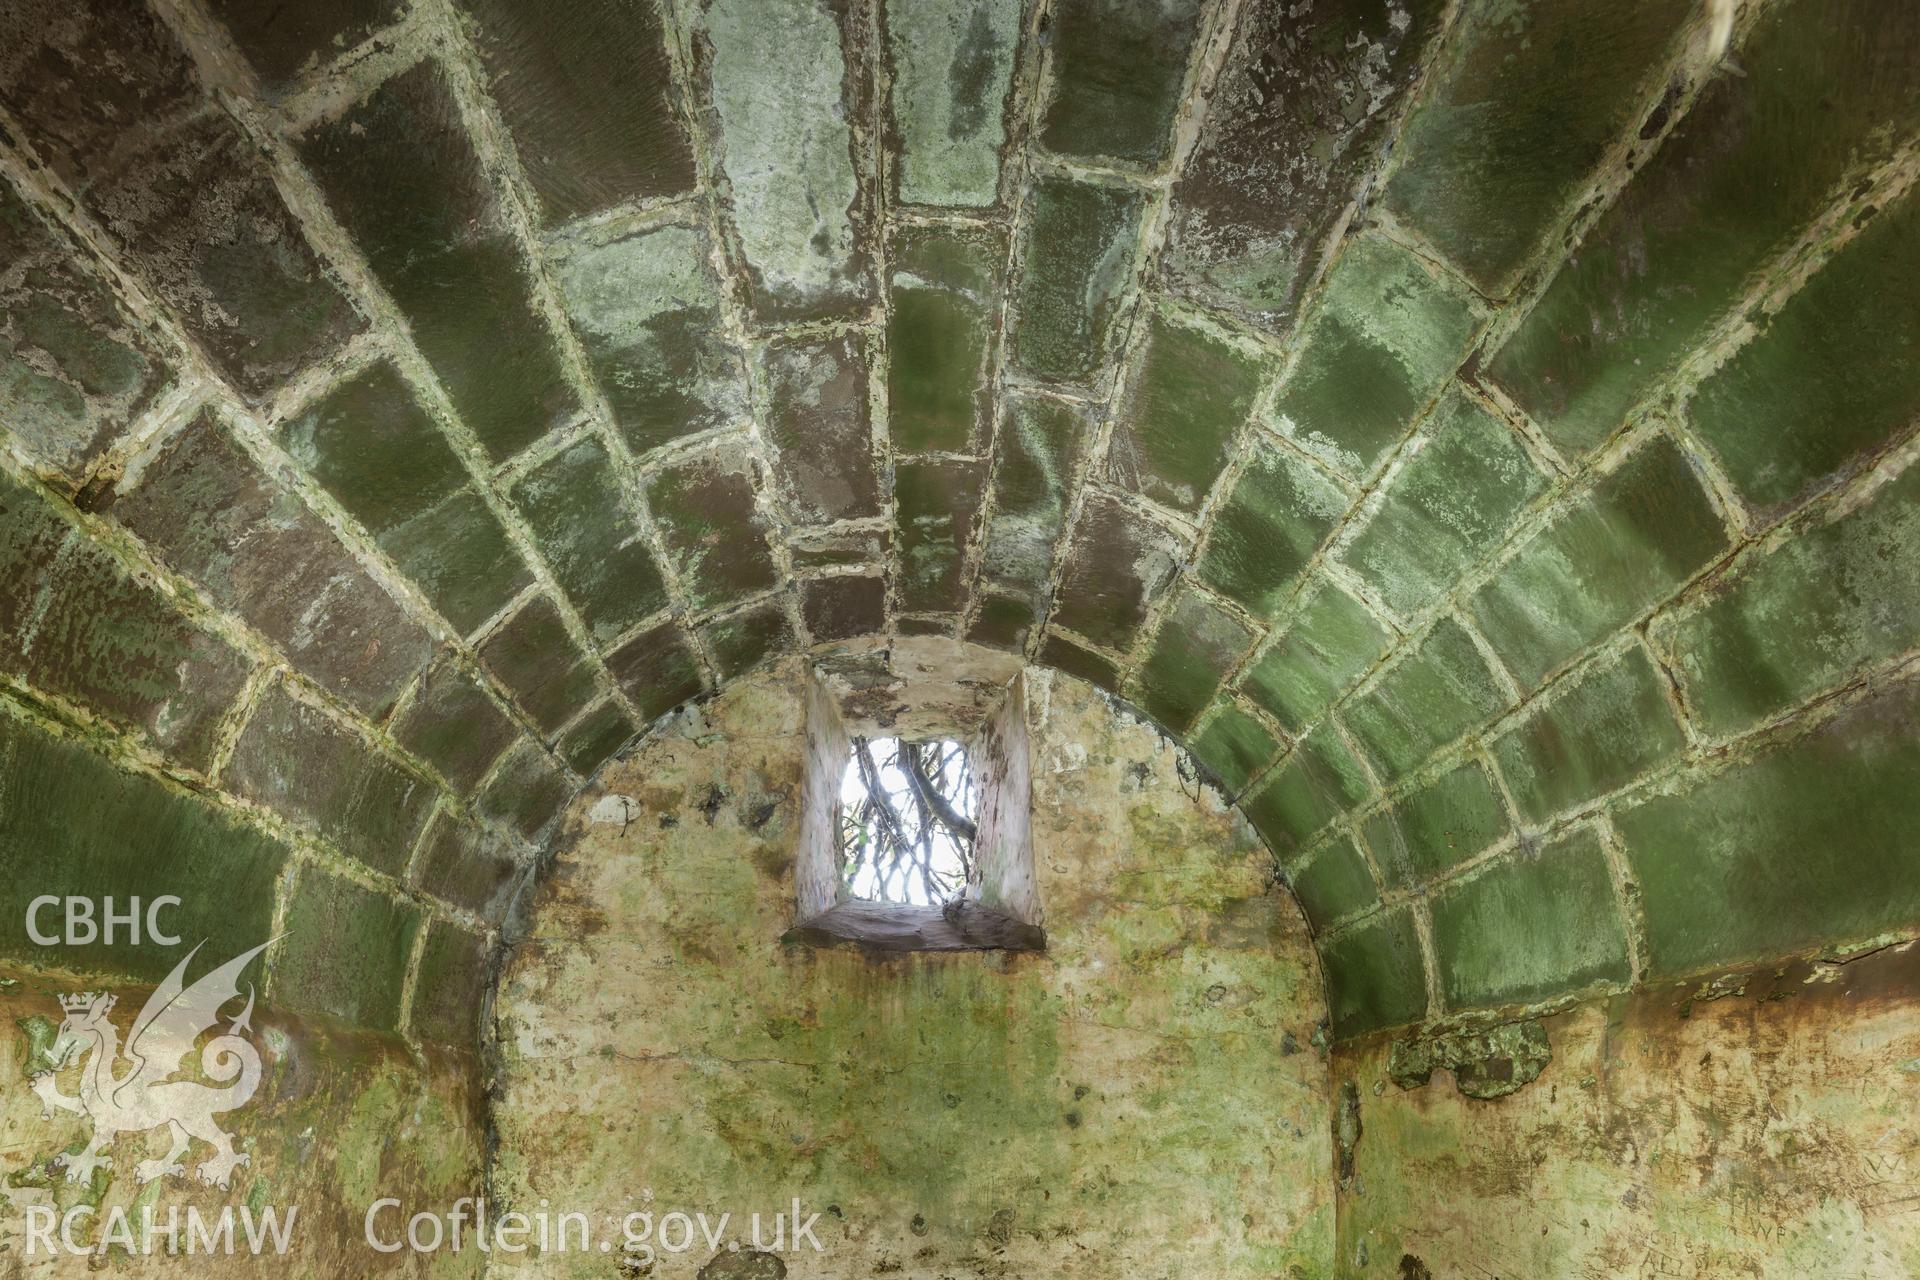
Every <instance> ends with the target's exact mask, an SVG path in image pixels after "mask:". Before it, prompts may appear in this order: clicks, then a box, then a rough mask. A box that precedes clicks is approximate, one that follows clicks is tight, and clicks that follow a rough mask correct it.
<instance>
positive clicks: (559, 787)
mask: <svg viewBox="0 0 1920 1280" xmlns="http://www.w3.org/2000/svg"><path fill="white" fill-rule="evenodd" d="M572 794H573V783H572V782H571V781H569V780H568V778H567V775H566V774H564V773H562V772H561V771H560V770H559V769H557V768H555V767H554V764H553V762H552V761H551V760H549V759H548V758H547V753H546V752H544V751H542V750H541V749H540V746H539V744H538V743H535V742H530V741H527V740H525V739H522V740H521V742H520V744H519V745H518V746H516V747H514V748H513V749H512V750H511V751H509V752H508V753H507V755H506V757H505V758H504V759H502V760H501V761H500V763H499V764H498V765H496V766H495V767H494V770H493V776H492V777H491V778H489V779H488V780H487V785H486V788H485V789H484V790H483V791H481V793H480V795H479V798H478V799H477V800H476V801H475V807H476V808H477V809H478V810H479V811H480V814H481V816H482V817H485V818H490V819H492V820H493V821H495V822H499V823H503V824H505V825H506V826H509V827H511V828H513V829H514V830H515V831H518V832H519V833H520V834H521V835H523V836H525V837H526V838H527V839H528V840H534V839H537V838H538V837H539V835H540V834H541V832H542V831H544V830H545V829H546V826H547V824H548V823H549V822H551V821H553V818H554V815H555V814H557V813H559V812H560V806H561V805H563V804H565V803H566V802H567V797H568V796H570V795H572Z"/></svg>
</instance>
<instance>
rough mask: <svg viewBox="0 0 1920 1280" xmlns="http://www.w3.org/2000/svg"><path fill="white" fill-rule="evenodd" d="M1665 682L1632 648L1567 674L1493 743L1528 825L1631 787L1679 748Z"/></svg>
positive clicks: (1683, 738) (1683, 746) (1677, 728)
mask: <svg viewBox="0 0 1920 1280" xmlns="http://www.w3.org/2000/svg"><path fill="white" fill-rule="evenodd" d="M1665 685H1666V676H1665V675H1664V674H1662V673H1661V672H1659V671H1657V670H1655V668H1654V665H1653V663H1652V662H1650V661H1649V660H1648V659H1647V655H1646V651H1645V650H1643V649H1641V648H1640V647H1639V646H1637V645H1636V646H1633V647H1630V648H1628V649H1627V650H1626V652H1624V653H1622V654H1620V655H1619V656H1618V657H1615V658H1603V659H1601V660H1600V661H1599V662H1598V663H1596V664H1595V665H1594V666H1592V667H1589V668H1587V669H1586V670H1584V671H1581V672H1579V673H1578V674H1577V675H1574V676H1569V677H1568V678H1567V679H1566V680H1563V681H1561V683H1560V684H1559V685H1556V686H1555V687H1554V688H1552V689H1550V690H1548V691H1547V693H1545V694H1543V695H1542V696H1541V697H1540V698H1538V699H1536V700H1535V701H1534V702H1533V703H1532V704H1530V705H1529V707H1528V709H1527V710H1528V714H1527V715H1526V716H1525V717H1524V718H1522V719H1521V720H1520V721H1519V722H1518V723H1517V724H1515V725H1513V727H1512V728H1510V729H1508V731H1507V732H1506V734H1505V735H1504V736H1503V737H1501V739H1500V740H1499V741H1498V742H1496V743H1494V744H1493V756H1494V759H1495V761H1497V762H1498V764H1499V765H1500V773H1501V776H1502V777H1504V778H1505V779H1506V780H1507V790H1508V791H1510V792H1511V793H1512V794H1513V802H1514V803H1515V804H1516V805H1518V806H1519V808H1520V816H1521V817H1523V818H1525V819H1526V820H1527V821H1529V822H1542V823H1543V822H1545V821H1546V820H1547V819H1548V818H1549V817H1551V816H1553V815H1555V814H1558V813H1564V812H1566V811H1567V810H1569V809H1573V808H1575V807H1577V806H1579V805H1582V804H1585V803H1586V802H1587V801H1589V800H1592V799H1594V798H1595V797H1597V796H1601V795H1604V794H1606V793H1607V792H1609V791H1612V790H1614V789H1616V788H1618V787H1621V786H1624V785H1625V784H1627V783H1628V782H1631V781H1632V780H1633V779H1634V778H1636V777H1638V776H1639V775H1641V774H1642V773H1645V772H1646V771H1647V770H1649V769H1652V768H1654V767H1656V766H1657V765H1660V764H1662V763H1664V762H1665V761H1668V760H1671V759H1672V758H1673V757H1674V756H1676V755H1678V754H1679V753H1680V752H1681V751H1684V750H1685V749H1686V745H1687V740H1686V735H1684V734H1683V733H1681V732H1680V726H1679V725H1678V724H1676V723H1674V718H1673V711H1672V709H1671V708H1670V707H1669V706H1668V705H1667V695H1666V691H1665Z"/></svg>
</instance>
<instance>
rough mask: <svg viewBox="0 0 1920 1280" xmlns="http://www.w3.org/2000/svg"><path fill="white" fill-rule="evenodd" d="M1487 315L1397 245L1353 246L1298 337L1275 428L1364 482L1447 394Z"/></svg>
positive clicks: (1365, 239)
mask: <svg viewBox="0 0 1920 1280" xmlns="http://www.w3.org/2000/svg"><path fill="white" fill-rule="evenodd" d="M1484 314H1485V309H1484V308H1483V307H1482V305H1481V304H1480V303H1479V301H1478V300H1477V299H1475V297H1474V296H1473V293H1472V291H1471V290H1469V289H1468V288H1467V287H1466V286H1465V285H1463V284H1460V283H1459V282H1458V281H1456V280H1453V279H1451V278H1450V277H1448V276H1446V275H1444V274H1442V273H1441V272H1440V271H1438V270H1437V269H1436V268H1434V267H1432V266H1430V265H1429V264H1427V263H1426V262H1424V261H1422V260H1421V259H1420V258H1418V257H1415V256H1414V255H1413V254H1412V253H1410V252H1409V251H1407V250H1406V249H1403V248H1401V247H1400V246H1399V245H1397V244H1395V243H1393V242H1392V241H1390V240H1387V239H1385V238H1384V237H1381V236H1361V237H1358V238H1356V239H1354V240H1351V241H1349V242H1348V244H1347V245H1346V247H1345V249H1344V251H1343V252H1342V253H1341V255H1340V258H1339V260H1338V261H1337V262H1335V263H1334V265H1333V269H1332V271H1331V272H1329V274H1328V276H1327V284H1326V288H1325V290H1324V291H1323V292H1322V293H1321V295H1320V300H1319V304H1318V306H1316V307H1315V308H1314V310H1313V312H1312V314H1311V315H1310V316H1309V317H1308V319H1307V322H1306V326H1305V328H1304V329H1302V331H1301V335H1300V341H1299V355H1298V356H1297V357H1295V360H1294V364H1293V368H1292V370H1291V371H1290V372H1289V373H1288V374H1287V380H1286V381H1285V382H1284V383H1283V384H1282V385H1281V388H1280V396H1279V399H1278V400H1277V401H1275V403H1274V408H1273V413H1274V418H1275V421H1276V422H1277V424H1278V425H1279V427H1280V430H1281V431H1283V432H1285V433H1286V434H1287V435H1288V436H1289V437H1291V438H1292V439H1293V440H1294V441H1296V442H1297V443H1298V444H1299V445H1300V447H1301V448H1303V449H1306V450H1307V451H1308V452H1310V453H1313V454H1314V455H1316V456H1317V457H1319V458H1320V459H1322V460H1323V461H1324V462H1326V463H1327V465H1328V466H1330V467H1333V468H1334V469H1335V470H1337V471H1339V472H1341V473H1342V474H1344V475H1347V476H1351V477H1354V478H1356V479H1357V478H1359V477H1361V476H1365V475H1367V474H1368V473H1369V472H1371V471H1372V470H1373V468H1374V467H1375V466H1376V465H1377V464H1378V463H1379V461H1380V459H1381V458H1382V457H1384V456H1385V455H1386V453H1387V451H1388V450H1389V449H1391V448H1393V447H1394V446H1395V445H1397V444H1398V443H1400V441H1401V439H1402V438H1404V437H1405V436H1406V435H1407V433H1408V432H1410V431H1411V430H1412V429H1413V426H1414V421H1415V419H1417V418H1418V417H1419V415H1420V413H1421V411H1422V410H1423V409H1424V408H1425V407H1426V405H1427V403H1428V402H1429V401H1431V400H1432V399H1433V397H1434V396H1435V395H1437V394H1438V393H1439V391H1440V389H1441V388H1442V387H1443V386H1445V385H1446V382H1447V379H1448V378H1450V377H1451V376H1452V375H1453V372H1454V370H1455V368H1457V367H1458V366H1459V364H1460V362H1461V360H1462V359H1463V358H1464V357H1465V356H1466V354H1467V349H1468V346H1469V345H1470V344H1471V343H1472V341H1473V338H1474V335H1475V334H1476V333H1477V332H1478V331H1479V328H1480V322H1481V320H1482V318H1483V317H1484Z"/></svg>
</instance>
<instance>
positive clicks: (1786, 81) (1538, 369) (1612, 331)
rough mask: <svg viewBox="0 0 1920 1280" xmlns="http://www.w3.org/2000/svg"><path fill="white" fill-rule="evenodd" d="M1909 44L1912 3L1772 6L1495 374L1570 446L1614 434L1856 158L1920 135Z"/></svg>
mask: <svg viewBox="0 0 1920 1280" xmlns="http://www.w3.org/2000/svg"><path fill="white" fill-rule="evenodd" d="M1865 32H1871V33H1872V35H1871V37H1870V38H1865V37H1863V34H1862V33H1865ZM1916 48H1920V12H1915V11H1914V10H1913V9H1911V8H1908V7H1898V8H1896V9H1892V10H1890V9H1888V8H1887V7H1886V6H1885V5H1884V4H1879V3H1876V2H1875V0H1793V2H1792V3H1787V4H1782V5H1777V6H1774V7H1772V8H1770V9H1768V10H1767V12H1766V13H1764V14H1761V15H1760V17H1759V18H1758V20H1757V21H1756V23H1755V25H1754V27H1753V30H1752V32H1751V33H1750V34H1749V35H1748V37H1747V39H1746V40H1745V42H1744V43H1743V44H1742V45H1741V46H1740V47H1739V48H1737V49H1735V50H1733V52H1732V54H1731V56H1730V57H1729V58H1727V59H1726V60H1724V61H1723V62H1722V63H1721V68H1720V71H1719V73H1718V74H1717V75H1716V76H1715V77H1714V79H1713V80H1712V82H1711V83H1709V84H1708V85H1707V86H1706V87H1705V88H1704V89H1702V90H1701V92H1700V95H1699V97H1698V98H1697V99H1696V100H1695V101H1694V103H1693V105H1692V107H1691V108H1689V109H1688V111H1687V114H1686V115H1685V117H1683V118H1682V119H1681V120H1680V122H1679V123H1678V124H1676V125H1675V126H1674V127H1673V131H1672V133H1670V134H1669V135H1668V136H1667V138H1666V140H1665V141H1664V142H1663V143H1662V144H1661V146H1660V149H1659V150H1658V151H1657V152H1655V153H1654V154H1653V156H1652V157H1650V158H1649V159H1648V161H1647V163H1646V164H1645V165H1644V166H1643V167H1642V168H1641V170H1640V172H1639V173H1638V174H1636V175H1635V176H1634V179H1633V181H1632V182H1630V183H1628V184H1627V188H1626V190H1625V191H1623V192H1622V193H1621V194H1620V195H1619V197H1618V198H1617V199H1616V200H1615V201H1614V203H1613V205H1612V207H1611V208H1609V209H1608V210H1607V212H1606V214H1605V215H1604V216H1603V217H1602V218H1601V219H1600V221H1599V222H1598V223H1597V224H1596V225H1595V226H1594V227H1593V229H1592V230H1590V231H1589V232H1588V233H1587V235H1586V236H1585V238H1584V239H1583V240H1582V241H1581V244H1580V252H1579V254H1578V255H1577V256H1576V257H1574V258H1572V259H1571V260H1569V262H1568V263H1567V265H1566V266H1564V267H1563V268H1562V269H1561V270H1560V273H1559V274H1558V275H1557V276H1556V277H1555V278H1554V280H1553V283H1552V285H1550V286H1549V287H1548V289H1547V292H1546V293H1545V295H1543V296H1542V297H1541V298H1540V300H1539V301H1538V302H1537V303H1536V304H1535V305H1534V308H1533V312H1532V314H1530V315H1529V316H1528V317H1527V319H1526V321H1525V323H1523V324H1522V325H1521V326H1520V327H1519V328H1518V329H1517V330H1515V331H1514V333H1513V335H1512V336H1511V337H1510V338H1508V339H1507V342H1506V344H1505V346H1503V347H1502V348H1501V349H1500V352H1499V353H1498V355H1497V356H1496V357H1495V358H1494V359H1493V361H1492V363H1491V366H1490V369H1491V373H1492V376H1493V377H1494V379H1495V380H1496V381H1498V382H1499V384H1500V385H1501V386H1502V387H1505V388H1506V389H1507V391H1508V392H1509V393H1510V394H1511V395H1512V396H1513V398H1514V400H1515V401H1516V402H1517V403H1518V404H1519V405H1520V406H1521V407H1522V408H1524V409H1525V410H1526V411H1527V413H1528V414H1529V415H1531V416H1532V417H1533V419H1534V420H1535V421H1536V422H1538V423H1539V424H1540V425H1541V427H1542V429H1543V430H1545V431H1546V433H1547V434H1548V435H1549V436H1550V437H1552V439H1553V441H1554V443H1555V444H1556V445H1558V446H1559V447H1560V448H1561V449H1563V450H1565V451H1568V452H1575V453H1577V452H1581V451H1584V450H1586V449H1590V448H1592V447H1593V446H1594V445H1596V444H1598V443H1600V442H1601V441H1602V440H1605V439H1606V438H1607V437H1608V436H1610V435H1612V434H1613V432H1614V431H1615V430H1617V429H1618V428H1619V426H1620V424H1621V423H1622V421H1623V420H1624V419H1625V418H1626V416H1627V413H1628V411H1629V410H1631V409H1632V408H1633V407H1634V406H1635V405H1636V404H1637V403H1638V402H1639V401H1640V400H1641V399H1642V398H1643V397H1644V396H1646V395H1647V394H1648V393H1649V392H1650V391H1651V390H1652V389H1653V387H1654V384H1655V383H1656V382H1657V381H1658V380H1659V379H1661V378H1662V377H1664V376H1666V375H1667V374H1669V373H1671V372H1672V371H1673V369H1674V368H1675V366H1676V365H1677V364H1678V363H1679V362H1680V361H1681V360H1682V359H1684V358H1685V356H1686V355H1687V353H1688V352H1690V351H1691V350H1692V349H1693V348H1694V346H1695V345H1696V344H1697V343H1698V342H1699V341H1700V340H1701V339H1703V338H1704V337H1706V336H1707V334H1708V332H1709V330H1710V328H1711V326H1712V325H1713V324H1714V322H1715V321H1716V320H1718V319H1719V318H1720V317H1721V316H1722V315H1723V314H1724V313H1725V312H1726V311H1727V309H1728V308H1729V307H1731V306H1733V305H1735V304H1736V302H1737V301H1738V299H1739V298H1740V296H1741V294H1742V292H1743V290H1744V289H1745V287H1746V286H1747V284H1748V282H1749V281H1750V279H1751V277H1752V275H1753V273H1754V272H1755V271H1757V270H1759V269H1761V268H1762V267H1764V266H1765V265H1766V264H1767V263H1768V262H1769V260H1770V259H1771V258H1773V256H1774V255H1775V254H1778V253H1779V252H1781V251H1782V250H1784V249H1785V248H1786V247H1787V246H1788V245H1789V244H1791V243H1792V242H1793V240H1794V238H1795V237H1797V236H1798V235H1799V234H1800V233H1801V232H1802V231H1803V230H1804V229H1805V228H1806V226H1807V224H1808V222H1809V221H1810V220H1811V219H1812V218H1813V217H1814V216H1815V215H1817V214H1818V213H1819V212H1820V211H1821V210H1822V209H1823V208H1825V207H1826V206H1827V205H1828V203H1829V202H1831V201H1833V200H1834V199H1835V198H1836V197H1838V196H1839V195H1840V193H1841V190H1842V184H1843V183H1844V182H1846V181H1848V180H1849V177H1850V175H1854V174H1858V173H1861V172H1864V171H1865V170H1866V169H1868V168H1869V167H1870V166H1872V165H1874V164H1876V163H1878V162H1879V161H1881V160H1884V159H1885V158H1887V157H1888V156H1890V155H1891V154H1892V153H1893V151H1894V149H1895V148H1896V147H1898V146H1900V145H1902V143H1901V142H1900V141H1899V140H1900V139H1903V138H1908V137H1911V136H1912V135H1913V131H1914V129H1915V128H1916V127H1917V126H1920V96H1916V95H1915V94H1913V93H1912V92H1911V89H1912V80H1913V53H1914V50H1915V49H1916ZM1814 102H1817V103H1819V104H1820V105H1819V108H1818V109H1817V110H1810V109H1808V105H1807V104H1809V103H1814Z"/></svg>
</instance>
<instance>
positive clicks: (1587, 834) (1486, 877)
mask: <svg viewBox="0 0 1920 1280" xmlns="http://www.w3.org/2000/svg"><path fill="white" fill-rule="evenodd" d="M1432 903H1433V905H1432V908H1431V909H1432V912H1433V952H1434V963H1435V965H1436V967H1437V968H1438V969H1439V970H1440V989H1441V991H1442V992H1444V993H1445V995H1446V998H1447V1004H1448V1006H1449V1007H1451V1008H1455V1009H1471V1008H1484V1007H1488V1006H1493V1005H1508V1004H1525V1003H1530V1002H1532V1001H1536V1000H1545V999H1548V998H1549V997H1552V996H1557V995H1562V994H1565V993H1568V992H1573V991H1579V990H1581V989H1583V988H1587V987H1591V986H1594V985H1596V984H1602V983H1604V984H1609V985H1616V984H1622V983H1625V982H1626V981H1627V980H1628V978H1629V977H1631V975H1632V970H1631V966H1630V964H1629V962H1628V959H1627V938H1626V930H1625V926H1624V925H1623V924H1622V922H1621V919H1620V908H1619V904H1618V899H1617V898H1616V897H1615V894H1614V888H1613V879H1612V875H1611V873H1610V872H1609V871H1608V869H1607V862H1606V855H1605V854H1604V853H1603V852H1602V850H1601V847H1600V840H1599V837H1598V836H1596V835H1594V833H1593V831H1592V830H1591V829H1587V828H1582V829H1580V830H1577V831H1575V832H1573V833H1572V834H1570V835H1567V836H1564V837H1562V838H1561V839H1559V840H1557V841H1555V842H1554V843H1552V844H1550V845H1548V846H1546V848H1544V849H1542V850H1540V852H1539V853H1538V854H1537V855H1535V856H1530V857H1521V856H1518V855H1515V856H1511V857H1507V858H1502V859H1500V860H1498V861H1496V862H1492V863H1490V864H1488V865H1487V866H1486V867H1485V868H1484V869H1480V870H1477V871H1476V872H1474V873H1473V874H1471V875H1468V876H1466V877H1464V878H1462V879H1460V880H1456V881H1454V882H1452V883H1450V884H1448V885H1447V886H1446V887H1445V888H1443V889H1441V890H1440V891H1439V892H1437V893H1436V894H1435V895H1434V896H1433V899H1432Z"/></svg>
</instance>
